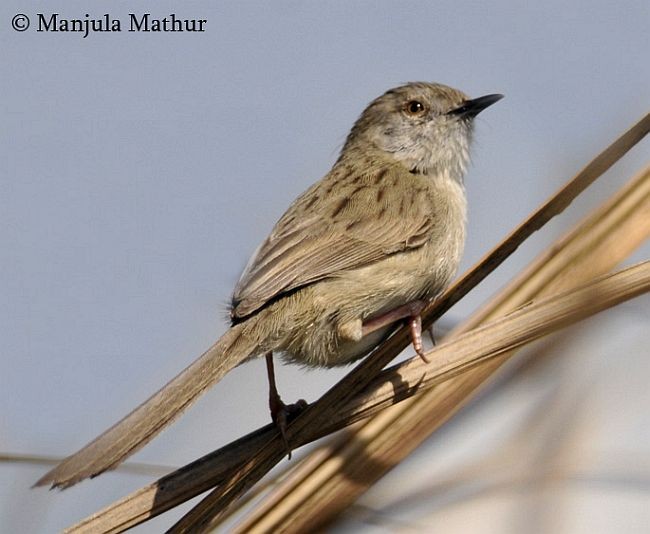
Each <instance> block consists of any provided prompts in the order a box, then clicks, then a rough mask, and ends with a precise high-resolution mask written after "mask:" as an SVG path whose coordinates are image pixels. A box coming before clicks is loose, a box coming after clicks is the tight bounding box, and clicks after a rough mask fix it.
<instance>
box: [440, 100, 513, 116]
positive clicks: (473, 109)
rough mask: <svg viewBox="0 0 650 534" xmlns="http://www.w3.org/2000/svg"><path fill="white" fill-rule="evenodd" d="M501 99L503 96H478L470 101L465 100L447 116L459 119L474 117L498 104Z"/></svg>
mask: <svg viewBox="0 0 650 534" xmlns="http://www.w3.org/2000/svg"><path fill="white" fill-rule="evenodd" d="M502 98H503V95H485V96H479V97H478V98H474V99H472V100H465V102H463V103H462V104H461V105H460V106H458V107H457V108H454V109H452V110H451V111H450V112H449V115H457V116H459V117H469V118H474V117H476V116H477V115H478V114H479V113H480V112H481V111H483V110H484V109H485V108H487V107H489V106H491V105H492V104H494V103H496V102H498V101H499V100H501V99H502Z"/></svg>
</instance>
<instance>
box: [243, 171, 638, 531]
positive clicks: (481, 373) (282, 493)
mask: <svg viewBox="0 0 650 534" xmlns="http://www.w3.org/2000/svg"><path fill="white" fill-rule="evenodd" d="M649 235H650V168H649V169H645V170H644V171H643V172H641V173H640V174H639V175H637V176H636V177H635V178H634V179H633V180H631V181H630V183H629V184H628V185H627V186H625V187H624V188H623V190H622V191H621V192H619V193H618V194H617V195H616V196H615V197H614V198H612V199H611V200H610V201H608V202H606V203H605V205H603V206H602V207H601V208H599V209H597V210H596V211H595V212H594V213H593V214H592V215H591V216H589V217H588V218H587V219H586V220H585V221H584V222H583V223H581V224H580V225H579V226H578V228H577V229H576V230H574V231H573V232H571V233H570V234H569V235H567V236H566V237H565V238H563V239H561V240H560V241H559V242H557V243H556V244H554V245H553V246H552V247H550V248H549V249H548V251H547V252H545V253H544V254H542V255H541V256H540V257H539V258H538V259H537V260H536V261H535V262H533V264H531V266H530V267H529V268H527V269H526V270H525V271H524V272H523V273H522V274H521V275H520V276H519V277H518V278H517V279H515V280H514V281H513V282H512V283H511V284H510V285H509V286H508V287H507V288H505V289H504V290H503V291H502V292H501V293H500V295H499V296H497V298H496V299H494V300H493V301H492V302H491V303H490V304H489V305H488V306H486V307H485V308H484V309H483V310H481V311H480V312H479V313H477V314H476V315H475V316H474V317H472V318H470V320H469V321H467V322H466V323H465V324H464V325H463V326H462V327H461V328H460V329H458V330H457V333H458V332H460V331H465V330H467V329H469V328H472V327H475V326H476V325H477V324H479V323H480V322H482V321H485V320H486V319H488V318H493V317H497V316H499V315H503V314H504V313H507V311H509V310H512V309H514V308H516V307H517V306H519V305H521V304H523V303H525V302H528V301H530V300H531V299H533V298H534V297H535V296H537V295H541V294H545V293H546V294H547V293H548V292H550V291H554V290H559V289H561V288H566V287H571V286H572V285H575V284H576V283H579V281H580V280H584V279H585V278H588V277H591V276H594V275H596V274H598V273H603V272H607V271H609V270H610V269H611V268H613V267H614V266H615V265H616V264H617V263H619V262H620V261H622V260H623V259H624V258H625V257H627V255H629V254H630V253H631V252H632V251H633V250H634V249H635V248H636V247H637V246H638V245H639V244H641V243H642V242H643V241H644V240H645V239H647V237H648V236H649ZM508 357H509V354H507V353H506V354H504V355H502V356H499V357H498V358H496V359H494V360H492V361H488V362H486V363H484V364H483V365H481V366H480V367H479V368H476V369H474V370H472V371H470V372H469V373H466V374H465V375H462V376H459V377H457V378H454V379H453V380H450V381H448V382H445V383H443V384H441V385H439V386H437V387H436V388H434V389H433V390H430V391H428V392H427V393H425V394H424V395H421V396H418V397H416V398H414V399H411V400H409V401H407V402H405V403H401V404H400V405H398V406H396V407H394V408H391V409H389V410H385V411H384V412H382V413H381V414H379V415H378V416H376V417H374V418H373V419H372V420H370V421H368V422H367V423H365V424H364V425H361V427H360V428H361V430H360V431H359V432H358V433H357V434H356V435H354V436H349V437H348V439H347V443H346V444H340V442H341V441H342V440H343V439H344V438H343V437H340V438H339V440H338V442H339V445H338V446H337V448H336V450H331V451H329V453H324V452H323V450H317V451H315V452H314V453H312V457H311V458H309V457H308V458H306V459H305V464H304V466H305V467H304V468H302V469H301V470H300V471H297V472H295V473H293V474H291V475H289V477H287V480H286V481H285V482H284V483H283V484H281V485H279V486H277V487H276V489H275V490H274V491H273V493H272V494H271V495H270V496H269V498H267V499H266V500H265V501H264V502H263V503H261V505H259V506H258V508H257V510H255V511H254V513H253V514H252V515H251V517H249V518H248V519H247V520H246V521H245V523H244V524H243V525H242V526H241V529H240V531H242V532H243V531H245V530H247V529H251V528H255V530H256V531H260V532H266V531H271V530H274V529H278V530H283V531H284V530H285V529H286V531H287V532H293V531H299V530H300V529H301V528H305V527H306V526H307V525H311V526H312V527H313V526H315V525H317V524H322V523H324V522H326V521H328V520H330V519H331V517H333V516H334V515H335V514H336V513H337V512H338V511H340V510H341V509H343V508H344V507H345V506H347V505H348V504H349V503H351V502H352V501H354V500H355V499H356V498H357V497H358V496H359V494H361V493H362V492H363V491H365V489H366V488H367V487H368V486H369V485H370V484H372V482H374V481H375V480H377V479H378V478H380V477H381V476H382V475H383V474H384V473H385V472H386V471H388V470H389V469H390V468H391V467H392V466H394V465H395V464H396V463H397V462H399V461H400V460H401V459H402V458H403V457H405V456H407V455H408V454H409V453H410V451H411V450H413V449H414V448H415V447H416V446H417V445H418V444H419V443H420V442H421V441H422V440H423V439H425V438H426V437H427V436H428V435H429V434H430V433H431V432H433V430H435V428H437V427H438V426H440V425H441V424H442V423H444V421H446V420H447V419H448V418H449V417H450V416H451V415H453V413H454V412H455V411H456V410H457V409H459V408H460V407H461V406H462V404H463V403H464V402H465V401H466V399H467V397H468V395H470V394H471V393H472V392H473V391H474V390H475V389H476V388H477V387H478V386H479V385H480V384H481V383H482V382H483V381H484V380H486V379H488V378H489V377H490V376H491V374H492V373H493V372H494V371H496V369H497V368H498V367H499V366H500V365H501V364H502V363H503V362H504V361H505V360H506V359H507V358H508ZM343 462H345V464H346V469H345V474H342V473H340V472H339V471H338V466H339V465H340V464H341V463H343ZM307 466H308V468H307Z"/></svg>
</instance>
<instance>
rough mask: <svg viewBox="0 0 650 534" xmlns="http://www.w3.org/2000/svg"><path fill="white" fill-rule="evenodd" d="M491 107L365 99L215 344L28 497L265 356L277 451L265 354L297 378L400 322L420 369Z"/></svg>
mask: <svg viewBox="0 0 650 534" xmlns="http://www.w3.org/2000/svg"><path fill="white" fill-rule="evenodd" d="M501 98H503V95H500V94H488V95H485V96H482V97H479V98H470V97H468V96H467V95H466V94H465V93H463V92H461V91H459V90H458V89H454V88H452V87H450V86H447V85H444V84H440V83H431V82H411V83H406V84H403V85H400V86H398V87H395V88H392V89H390V90H388V91H386V92H385V93H384V94H382V95H381V96H379V97H378V98H376V99H374V100H373V101H371V102H370V104H369V105H368V106H367V107H366V108H365V110H364V111H363V112H362V113H361V115H360V117H359V118H358V119H357V121H356V122H355V123H354V125H353V127H352V129H351V131H350V133H349V135H348V136H347V138H346V140H345V143H344V144H343V148H342V149H341V152H340V155H339V157H338V158H337V160H336V162H335V163H334V165H333V167H332V169H331V170H330V171H329V172H328V173H327V174H326V175H325V176H324V177H323V178H322V179H321V180H320V181H318V182H316V183H315V184H314V185H312V186H311V187H310V188H308V189H307V190H306V191H305V192H304V193H303V194H301V195H300V196H299V197H298V198H297V199H296V200H295V201H294V202H293V203H292V204H291V205H290V206H289V208H288V209H287V211H286V212H285V213H284V215H282V217H281V218H280V219H279V220H278V222H277V223H276V224H275V226H274V227H273V229H272V230H271V233H270V234H269V236H268V237H267V238H266V239H265V240H264V241H263V242H262V244H261V245H260V247H259V248H258V249H257V251H256V252H255V253H254V254H253V256H252V257H251V259H250V261H249V262H248V265H247V266H246V268H245V269H244V271H243V273H242V275H241V277H240V279H239V281H238V283H237V285H236V287H235V289H234V292H233V296H232V301H231V303H230V319H231V326H230V328H229V329H228V330H227V331H226V332H225V333H224V334H223V336H222V337H221V338H219V340H217V341H216V342H215V343H214V344H213V345H212V347H210V348H209V349H208V350H207V351H206V352H205V353H204V354H202V355H201V356H200V357H199V358H198V359H196V360H195V361H194V362H193V363H192V364H190V365H189V366H188V367H187V368H185V369H184V370H183V371H181V372H180V373H179V374H178V375H177V376H176V377H175V378H173V379H172V380H171V381H170V382H168V383H167V384H166V385H165V386H163V387H162V388H161V389H160V390H158V392H156V393H155V394H153V395H152V396H151V397H150V398H149V399H148V400H146V401H145V402H143V403H142V404H141V405H140V406H138V407H137V408H135V409H134V410H133V411H132V412H131V413H130V414H128V415H127V416H126V417H124V418H123V419H122V420H120V421H119V422H118V423H116V424H115V425H113V426H112V427H110V428H109V429H108V430H106V431H105V432H104V433H102V434H101V435H100V436H98V437H97V438H95V439H94V440H93V441H91V442H90V443H88V444H87V445H86V446H85V447H83V448H81V449H80V450H79V451H78V452H76V453H75V454H72V455H71V456H69V457H67V458H66V459H64V460H63V461H62V462H61V463H59V464H58V465H57V466H55V467H54V468H53V469H52V470H51V471H49V472H48V473H46V474H45V475H44V476H43V477H41V478H40V479H39V480H38V481H37V482H36V484H35V485H36V486H42V485H51V487H58V488H67V487H69V486H72V485H74V484H76V483H77V482H79V481H81V480H84V479H86V478H91V477H95V476H97V475H99V474H101V473H102V472H104V471H107V470H110V469H114V468H115V467H117V466H118V465H119V464H120V463H121V462H123V461H124V460H125V459H126V458H127V457H129V456H130V455H131V454H133V453H135V452H136V451H137V450H139V449H140V448H142V447H143V446H144V445H146V444H147V443H148V442H149V441H150V440H151V439H153V438H154V437H155V436H156V435H157V434H158V433H159V432H160V431H161V430H163V429H164V428H165V427H166V426H168V425H169V424H170V423H172V422H173V421H174V420H175V419H176V418H177V417H178V416H180V415H181V413H182V412H183V411H184V410H185V409H186V408H188V407H189V406H190V405H191V404H192V403H193V402H194V401H195V400H196V399H197V398H198V397H199V395H200V394H201V393H203V392H204V391H205V390H206V389H207V388H209V387H211V386H213V385H214V384H215V383H217V382H218V381H219V380H220V379H221V378H222V377H223V376H224V375H225V374H226V373H227V372H228V371H230V370H231V369H233V368H234V367H236V366H237V365H239V364H241V363H243V362H245V361H248V360H250V359H252V358H257V357H265V358H266V364H267V372H268V378H269V386H270V388H269V391H270V392H269V407H270V410H271V417H272V419H273V420H274V421H275V422H276V424H277V426H278V429H279V432H280V433H281V435H282V438H283V439H284V440H285V445H286V446H287V449H288V451H289V452H290V450H291V449H290V446H289V444H288V443H287V442H286V434H285V429H286V425H287V418H288V417H290V416H291V415H292V414H293V413H295V412H296V411H299V410H300V409H301V408H302V407H303V406H304V404H305V403H304V401H299V402H298V403H296V404H294V405H286V404H284V402H283V401H282V400H281V397H280V395H279V393H278V391H277V388H276V384H275V375H274V370H273V354H274V353H279V354H280V355H281V356H282V358H283V360H284V361H285V362H288V363H297V364H300V365H303V366H308V367H327V368H329V367H334V366H341V365H346V364H349V363H351V362H354V361H356V360H358V359H360V358H362V357H364V356H366V355H368V354H369V353H371V352H372V350H373V349H374V348H375V347H377V345H378V344H379V343H380V342H381V341H382V340H383V339H385V338H386V337H387V336H389V335H390V334H391V333H392V332H393V331H394V330H395V328H396V326H399V325H400V324H402V322H403V321H406V322H407V323H408V325H409V329H410V332H411V336H412V342H413V347H414V349H415V352H416V353H417V354H419V355H420V356H421V357H422V358H425V359H426V356H425V355H424V351H423V348H422V336H421V316H420V313H421V311H422V310H423V309H424V307H425V306H426V305H427V304H428V303H430V302H431V301H433V300H434V299H435V298H436V297H437V296H438V295H439V294H440V293H441V292H442V291H443V290H444V289H445V288H446V287H447V286H448V285H449V284H450V282H451V280H452V278H453V277H454V275H455V273H456V271H457V268H458V265H459V263H460V259H461V255H462V252H463V248H464V243H465V227H466V211H467V201H466V194H465V185H464V176H465V173H466V170H467V167H468V164H469V161H470V146H471V143H472V137H473V131H474V118H475V117H476V116H477V115H478V114H479V113H480V112H481V111H483V110H484V109H486V108H487V107H489V106H491V105H492V104H494V103H495V102H497V101H498V100H500V99H501Z"/></svg>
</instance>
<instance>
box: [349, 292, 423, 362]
mask: <svg viewBox="0 0 650 534" xmlns="http://www.w3.org/2000/svg"><path fill="white" fill-rule="evenodd" d="M425 305H426V304H425V303H424V302H423V301H421V300H414V301H412V302H408V303H407V304H404V305H403V306H399V307H398V308H395V309H394V310H390V311H389V312H386V313H384V314H383V315H380V316H378V317H373V318H372V319H369V320H368V321H366V322H365V323H363V325H362V327H361V333H362V335H363V336H366V335H367V334H370V333H371V332H374V331H375V330H379V329H380V328H383V327H384V326H388V325H390V324H393V323H395V322H396V321H399V320H400V319H405V318H407V317H408V319H409V330H410V331H411V342H412V343H413V348H414V349H415V352H416V353H417V355H418V356H419V357H420V358H422V360H424V361H425V362H426V363H429V360H428V359H427V357H426V356H425V354H424V348H423V346H422V316H421V315H420V313H422V310H423V309H424V307H425Z"/></svg>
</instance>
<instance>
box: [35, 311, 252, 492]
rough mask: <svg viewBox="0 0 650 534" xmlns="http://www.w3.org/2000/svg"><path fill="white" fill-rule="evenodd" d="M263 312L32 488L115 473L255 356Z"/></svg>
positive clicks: (236, 328) (64, 484)
mask: <svg viewBox="0 0 650 534" xmlns="http://www.w3.org/2000/svg"><path fill="white" fill-rule="evenodd" d="M263 315H265V310H263V311H262V312H260V313H259V314H258V315H257V316H254V317H252V318H250V319H248V320H247V321H245V322H244V323H241V324H238V325H236V326H233V327H232V328H230V330H228V331H227V332H226V333H225V334H224V335H223V336H222V337H221V338H220V339H219V340H218V341H217V342H216V343H215V344H214V345H212V347H210V348H209V349H208V350H207V351H206V352H205V353H203V354H202V355H201V356H200V357H199V358H198V359H197V360H195V361H194V362H193V363H192V364H190V365H189V366H188V367H186V368H185V369H184V370H183V371H181V373H180V374H178V375H177V376H176V377H175V378H174V379H172V380H171V381H170V382H168V383H167V384H166V385H165V386H163V387H162V388H161V389H160V390H159V391H158V392H157V393H155V394H154V395H152V396H151V397H150V398H149V399H148V400H146V401H145V402H143V403H142V404H141V405H140V406H138V407H137V408H136V409H135V410H133V411H132V412H131V413H130V414H129V415H127V416H126V417H124V418H123V419H122V420H121V421H119V422H117V423H116V424H115V425H113V426H112V427H110V428H109V429H108V430H106V431H105V432H104V433H103V434H101V435H100V436H98V437H97V438H95V439H94V440H93V441H91V442H90V443H88V445H86V446H85V447H83V448H82V449H80V450H79V451H78V452H76V453H75V454H73V455H72V456H69V457H68V458H66V459H65V460H63V461H62V462H61V463H60V464H58V465H57V466H56V467H54V468H53V469H52V470H51V471H49V472H48V473H47V474H46V475H45V476H43V477H42V478H41V479H39V480H38V482H36V484H35V486H45V485H48V484H51V485H52V487H53V488H54V487H59V488H67V487H69V486H72V485H73V484H76V483H77V482H80V481H81V480H83V479H85V478H89V477H94V476H97V475H99V474H100V473H103V472H104V471H108V470H110V469H114V468H115V467H117V466H118V465H119V464H120V463H122V462H123V461H124V460H125V459H126V458H128V457H129V456H130V455H132V454H133V453H135V452H136V451H137V450H139V449H140V448H142V447H144V446H145V445H146V444H147V443H148V442H149V441H150V440H152V439H153V438H154V437H155V436H156V435H157V434H158V433H159V432H160V431H162V430H163V429H164V428H165V427H166V426H167V425H169V424H170V423H172V422H173V421H174V420H175V419H176V418H177V417H178V416H179V415H180V414H181V413H182V412H183V411H184V410H185V409H186V408H188V407H189V406H190V405H191V404H192V403H193V402H194V401H195V400H196V399H197V398H198V397H199V395H201V394H202V393H203V392H204V391H205V390H206V389H208V388H209V387H210V386H212V385H214V384H215V383H217V382H218V381H219V380H221V379H222V378H223V376H224V375H225V374H226V373H227V372H228V371H230V370H231V369H232V368H234V367H236V366H237V365H238V364H239V363H241V362H242V361H244V360H245V359H247V358H248V357H250V356H253V355H255V354H256V353H257V352H259V336H258V335H257V333H258V329H257V328H256V326H257V324H258V322H259V321H260V320H261V319H262V318H263V317H262V316H263Z"/></svg>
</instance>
